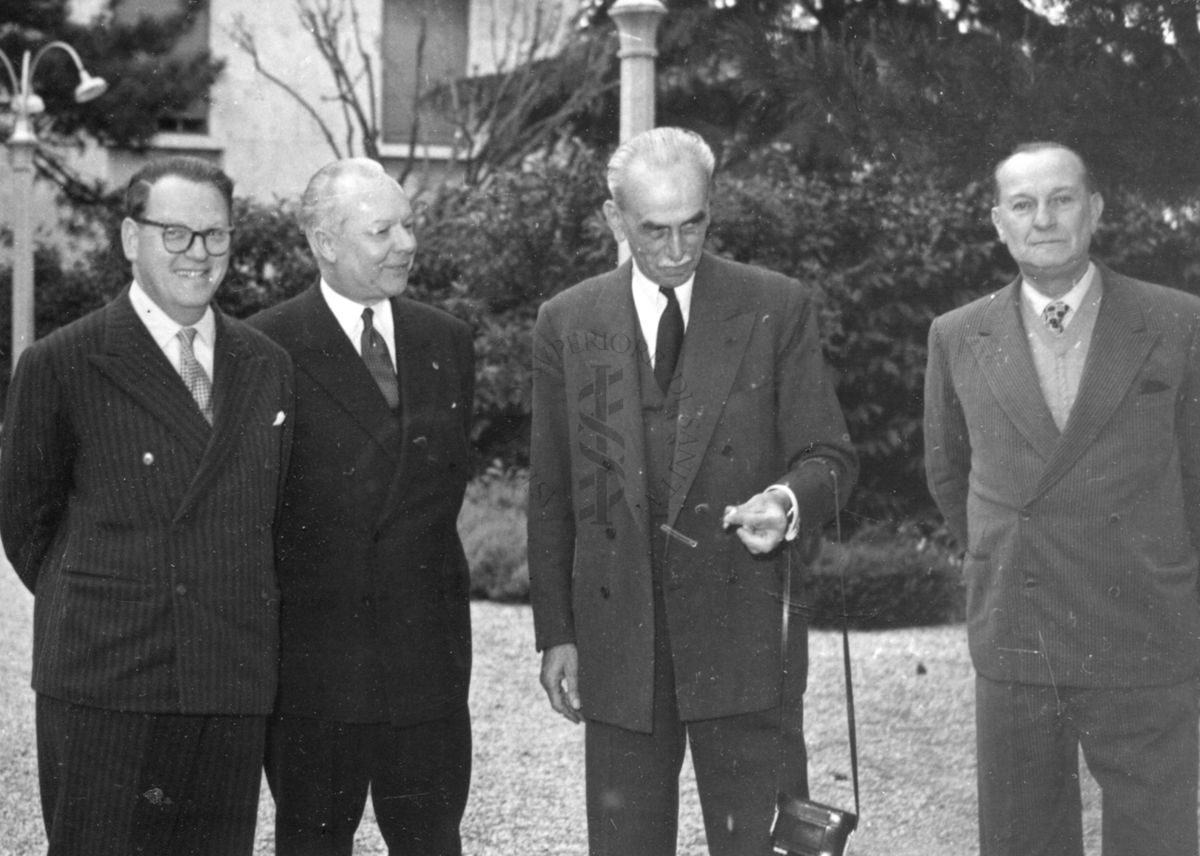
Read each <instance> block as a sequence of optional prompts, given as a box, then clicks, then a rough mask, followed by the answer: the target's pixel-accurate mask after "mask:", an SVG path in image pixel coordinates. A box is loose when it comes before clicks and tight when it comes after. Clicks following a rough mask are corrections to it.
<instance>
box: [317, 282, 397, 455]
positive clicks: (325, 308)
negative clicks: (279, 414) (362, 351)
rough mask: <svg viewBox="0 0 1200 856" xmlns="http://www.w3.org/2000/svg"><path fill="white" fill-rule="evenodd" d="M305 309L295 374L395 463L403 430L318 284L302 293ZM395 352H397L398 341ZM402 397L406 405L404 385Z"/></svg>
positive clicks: (393, 345) (393, 344)
mask: <svg viewBox="0 0 1200 856" xmlns="http://www.w3.org/2000/svg"><path fill="white" fill-rule="evenodd" d="M302 304H303V306H302V310H303V311H302V313H301V318H302V329H301V331H300V339H299V347H298V349H297V350H295V351H294V352H293V357H294V359H295V362H296V368H297V370H299V371H303V372H304V373H305V374H306V375H308V376H309V377H310V378H312V380H313V382H314V383H316V384H317V385H318V386H320V387H321V388H322V389H323V390H324V391H325V394H326V395H328V396H329V397H330V398H331V399H332V400H333V401H334V402H336V403H337V405H338V406H339V407H341V408H342V409H343V410H345V411H346V415H347V416H348V417H349V418H350V419H351V420H352V421H354V422H355V423H357V424H358V425H359V427H360V428H362V430H363V431H366V432H367V433H368V434H369V435H371V437H372V438H373V439H374V440H375V442H377V443H378V444H379V445H380V446H381V447H382V448H383V450H384V452H385V453H386V454H387V455H388V456H390V457H393V458H394V457H395V456H396V450H397V448H398V447H399V444H398V443H397V442H396V441H397V435H398V433H399V431H400V426H399V424H398V422H397V420H396V417H395V415H394V414H393V413H392V411H391V410H390V409H389V408H388V406H387V402H386V401H384V399H383V396H382V395H380V394H379V387H378V386H376V385H375V381H374V379H373V378H372V377H371V373H370V372H369V371H368V370H367V367H366V364H365V363H363V361H362V357H360V356H359V355H358V352H357V351H356V350H355V349H354V345H352V344H351V343H350V340H349V339H348V338H347V337H346V333H345V331H344V330H342V328H341V326H340V325H339V324H338V322H337V319H336V318H335V317H334V315H333V311H332V310H331V309H330V308H329V305H328V304H327V303H326V302H325V298H323V297H322V296H321V289H320V286H319V285H314V286H313V287H312V288H310V289H309V290H308V291H306V292H305V293H304V295H303V297H302ZM394 310H395V306H394V305H393V311H394ZM397 329H399V327H398V326H397ZM392 347H393V348H394V347H395V343H394V342H393V343H392ZM393 353H394V352H393ZM397 362H400V361H399V360H398V361H397ZM400 396H401V399H400V400H401V406H403V403H404V389H403V382H402V383H401V390H400Z"/></svg>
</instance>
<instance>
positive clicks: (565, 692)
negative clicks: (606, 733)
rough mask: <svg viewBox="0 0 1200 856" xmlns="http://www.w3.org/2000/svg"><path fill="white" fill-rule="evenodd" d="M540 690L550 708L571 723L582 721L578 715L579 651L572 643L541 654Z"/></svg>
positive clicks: (556, 646)
mask: <svg viewBox="0 0 1200 856" xmlns="http://www.w3.org/2000/svg"><path fill="white" fill-rule="evenodd" d="M542 689H544V690H545V691H546V695H547V696H549V698H550V706H551V707H552V708H554V709H555V710H556V711H558V712H559V713H561V714H562V715H563V716H565V717H566V718H567V719H569V720H571V721H572V722H575V723H578V722H582V721H583V717H581V716H580V715H579V651H578V650H577V649H576V648H575V644H574V643H573V642H566V643H563V644H562V645H555V646H554V647H553V648H547V649H546V650H545V651H543V652H542Z"/></svg>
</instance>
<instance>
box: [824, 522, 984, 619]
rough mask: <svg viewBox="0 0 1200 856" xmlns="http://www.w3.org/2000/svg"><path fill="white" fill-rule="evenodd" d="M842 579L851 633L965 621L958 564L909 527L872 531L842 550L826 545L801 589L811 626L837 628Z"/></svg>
mask: <svg viewBox="0 0 1200 856" xmlns="http://www.w3.org/2000/svg"><path fill="white" fill-rule="evenodd" d="M843 575H844V577H845V604H846V614H847V616H848V618H849V621H848V624H849V625H850V626H851V627H853V628H856V629H860V630H884V629H889V628H895V627H922V626H927V625H934V624H946V623H951V622H958V621H961V620H962V619H963V605H964V600H963V586H962V569H961V562H960V560H959V559H958V557H957V555H956V553H955V552H954V551H952V550H951V549H950V548H948V547H947V546H946V545H945V544H944V543H941V542H939V540H938V539H936V538H932V537H929V536H926V535H922V534H921V533H920V532H919V531H916V530H914V529H913V528H912V527H900V528H891V527H882V526H873V527H868V528H865V529H863V530H860V531H859V532H858V533H856V534H855V536H854V537H853V538H852V539H850V540H849V541H848V542H846V543H844V544H836V543H826V544H825V545H824V548H823V550H822V552H821V555H820V557H819V558H818V559H817V561H816V562H815V563H814V565H813V566H812V568H811V569H810V570H809V572H808V573H807V574H805V575H804V577H803V582H802V584H801V586H800V590H801V596H800V599H801V600H802V602H803V604H804V611H805V613H806V614H807V616H808V620H809V624H810V625H811V626H813V627H840V626H841V615H842V602H843V601H842V579H843Z"/></svg>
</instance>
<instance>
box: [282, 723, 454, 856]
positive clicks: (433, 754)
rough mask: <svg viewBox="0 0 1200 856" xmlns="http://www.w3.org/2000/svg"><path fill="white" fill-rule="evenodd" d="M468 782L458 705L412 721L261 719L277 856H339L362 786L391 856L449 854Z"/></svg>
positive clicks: (346, 846)
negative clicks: (448, 713)
mask: <svg viewBox="0 0 1200 856" xmlns="http://www.w3.org/2000/svg"><path fill="white" fill-rule="evenodd" d="M470 781H471V722H470V714H469V712H468V709H467V707H466V706H465V705H464V706H463V708H462V710H461V711H459V712H457V713H455V714H453V715H451V716H448V717H445V718H442V719H435V720H431V721H429V722H420V723H416V724H413V725H400V726H397V725H391V724H388V723H365V724H362V723H345V722H333V721H330V720H322V719H311V718H308V717H303V716H290V715H279V716H275V717H273V718H272V720H271V723H270V728H269V731H268V752H267V782H268V784H269V785H270V787H271V793H272V795H273V796H274V798H275V852H276V853H277V854H279V856H349V854H350V853H351V851H352V850H353V847H354V832H355V830H356V829H358V824H359V821H360V820H361V819H362V814H363V809H364V808H365V807H366V801H367V792H368V788H369V790H370V794H371V805H372V807H373V808H374V810H375V820H376V822H377V823H378V824H379V832H380V834H381V835H382V836H383V840H384V842H385V843H386V844H387V846H388V853H389V854H391V856H409V854H411V856H459V854H461V853H462V843H461V839H460V836H459V823H460V822H461V820H462V816H463V811H464V809H465V808H466V803H467V791H468V789H469V786H470Z"/></svg>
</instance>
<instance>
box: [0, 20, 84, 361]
mask: <svg viewBox="0 0 1200 856" xmlns="http://www.w3.org/2000/svg"><path fill="white" fill-rule="evenodd" d="M54 49H58V50H62V51H65V52H66V53H67V55H68V56H70V57H71V59H72V60H74V62H75V68H76V69H77V70H78V71H79V85H78V86H76V87H75V100H76V101H77V102H78V103H80V104H82V103H83V102H85V101H91V100H92V99H93V98H97V97H99V96H100V95H103V94H104V91H105V90H106V89H108V84H107V83H105V82H104V80H103V78H99V77H93V76H92V75H90V74H88V73H87V70H86V69H85V68H84V67H83V60H81V59H80V58H79V54H78V53H76V52H75V48H73V47H71V46H70V45H69V44H67V43H66V42H58V41H55V42H50V43H49V44H45V45H43V46H42V47H41V48H39V49H38V52H37V53H35V54H33V56H32V59H31V58H30V53H29V51H25V54H24V56H22V58H21V76H20V78H19V79H18V78H17V72H16V69H14V68H13V64H12V62H11V61H10V60H9V58H8V57H7V56H6V55H5V54H4V52H3V51H0V64H3V66H4V69H5V71H7V72H8V88H9V93H10V95H11V100H10V103H9V109H10V110H12V112H13V113H15V114H16V124H15V125H14V126H13V132H12V136H10V137H9V138H8V155H9V164H10V165H11V166H12V173H13V188H14V191H15V192H14V194H13V206H12V208H11V209H10V210H12V212H13V266H12V271H13V272H12V367H13V370H14V371H15V370H16V367H17V360H18V359H19V358H20V356H21V352H22V351H24V350H25V348H27V347H28V346H29V345H30V344H32V342H33V210H32V209H33V176H34V169H33V153H34V150H35V149H36V148H37V134H36V133H35V132H34V129H33V122H32V121H31V117H33V116H36V115H37V114H39V113H42V112H44V111H45V109H46V104H45V102H43V101H42V99H41V97H40V96H38V94H37V93H36V92H34V91H33V73H34V71H36V70H37V66H38V63H39V62H40V61H41V59H42V57H44V56H45V55H46V54H47V53H49V52H50V51H51V50H54ZM0 83H3V79H0Z"/></svg>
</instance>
